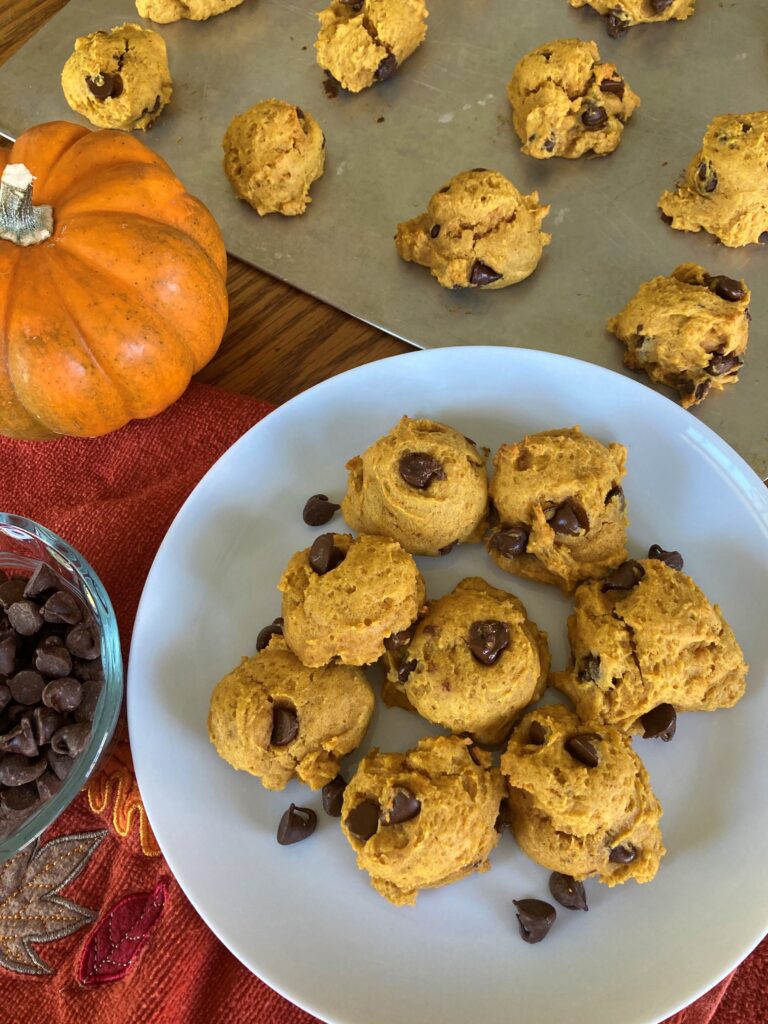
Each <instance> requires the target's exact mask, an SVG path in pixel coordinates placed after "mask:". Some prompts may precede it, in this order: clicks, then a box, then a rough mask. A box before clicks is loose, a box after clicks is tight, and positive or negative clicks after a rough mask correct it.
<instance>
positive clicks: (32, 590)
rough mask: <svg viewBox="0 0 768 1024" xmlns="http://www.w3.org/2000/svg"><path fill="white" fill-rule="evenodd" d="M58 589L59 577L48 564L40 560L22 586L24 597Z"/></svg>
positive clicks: (36, 595)
mask: <svg viewBox="0 0 768 1024" xmlns="http://www.w3.org/2000/svg"><path fill="white" fill-rule="evenodd" d="M60 589H61V577H60V576H59V575H58V573H55V572H54V571H53V569H52V568H51V567H50V565H46V563H45V562H41V563H40V564H39V565H38V567H37V568H36V569H35V571H34V572H33V573H32V575H31V576H30V577H29V580H28V581H27V585H26V586H25V587H24V597H40V596H41V594H47V593H50V592H51V591H52V590H60Z"/></svg>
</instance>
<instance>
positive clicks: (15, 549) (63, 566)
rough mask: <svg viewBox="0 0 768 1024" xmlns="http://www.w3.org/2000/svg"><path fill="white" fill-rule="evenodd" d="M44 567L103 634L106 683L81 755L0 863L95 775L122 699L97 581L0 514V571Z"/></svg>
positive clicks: (1, 849)
mask: <svg viewBox="0 0 768 1024" xmlns="http://www.w3.org/2000/svg"><path fill="white" fill-rule="evenodd" d="M40 562H45V563H46V564H47V565H49V566H50V567H51V569H53V570H54V571H55V572H57V573H58V574H59V576H61V577H62V580H63V583H64V586H66V587H67V588H68V589H70V590H71V591H73V592H74V593H75V594H76V595H77V596H78V598H79V599H80V601H81V602H82V604H83V605H84V606H85V607H86V608H87V609H88V611H89V612H90V614H91V615H92V616H93V619H94V621H95V623H96V625H97V626H98V628H99V631H100V634H101V664H102V669H103V673H104V681H103V684H102V688H101V693H100V695H99V699H98V702H97V704H96V708H95V711H94V715H93V719H92V723H91V735H90V739H89V740H88V744H87V746H86V747H85V749H84V750H82V751H81V753H80V754H78V755H77V757H76V758H75V759H74V761H73V764H72V768H71V770H70V772H69V775H68V776H67V777H66V779H65V780H64V782H63V784H62V787H61V789H60V790H59V791H58V792H57V793H55V794H54V795H53V796H51V797H50V798H49V799H48V800H47V801H45V802H43V803H41V804H40V805H39V806H38V807H36V808H35V809H34V810H33V811H32V813H31V814H30V815H29V817H27V818H25V819H24V820H23V821H22V822H21V823H20V824H19V825H18V826H17V827H16V828H15V829H14V831H13V832H10V833H7V834H5V835H2V836H0V863H2V862H3V861H5V860H7V859H8V858H9V857H12V856H13V854H15V853H17V852H18V851H19V850H21V849H23V848H24V847H25V846H27V845H28V844H29V843H30V842H32V840H33V839H36V838H37V837H38V836H39V835H40V833H41V832H43V831H44V830H45V829H46V828H48V826H49V825H50V824H51V823H52V822H54V821H55V820H56V818H58V816H59V815H60V814H61V813H62V811H64V810H65V808H66V807H68V806H69V804H70V803H71V802H72V800H74V798H75V797H76V796H77V794H78V793H79V792H80V790H81V789H82V788H83V786H84V785H85V783H86V782H87V781H88V779H89V778H90V777H91V775H93V773H94V772H95V770H96V768H97V766H98V764H99V761H100V760H101V758H102V756H103V754H104V752H105V751H106V749H107V746H108V744H109V741H110V740H111V738H112V734H113V732H114V730H115V725H116V724H117V718H118V715H119V714H120V707H121V705H122V700H123V661H122V656H121V653H120V637H119V634H118V630H117V622H116V620H115V613H114V611H113V609H112V603H111V601H110V600H109V597H108V596H107V592H106V590H105V589H104V587H103V585H102V583H101V580H100V579H99V577H98V576H97V575H96V573H95V572H94V571H93V569H92V568H91V566H90V565H89V564H88V562H86V560H85V559H84V558H83V556H82V555H80V554H78V552H77V551H75V550H74V548H71V547H70V546H69V544H67V542H66V541H65V540H62V538H61V537H59V536H57V534H55V533H53V532H52V531H51V530H48V529H47V528H46V527H45V526H41V525H40V524H39V523H35V522H33V521H32V520H31V519H25V518H23V517H22V516H14V515H10V514H8V513H5V512H0V569H2V570H4V571H5V572H11V573H12V572H13V571H16V572H18V573H19V574H20V575H24V576H30V575H31V574H32V572H33V571H34V569H35V568H36V567H37V565H38V564H39V563H40Z"/></svg>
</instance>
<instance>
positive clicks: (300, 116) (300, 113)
mask: <svg viewBox="0 0 768 1024" xmlns="http://www.w3.org/2000/svg"><path fill="white" fill-rule="evenodd" d="M296 117H298V119H299V120H300V121H303V120H304V111H303V110H302V109H301V107H296Z"/></svg>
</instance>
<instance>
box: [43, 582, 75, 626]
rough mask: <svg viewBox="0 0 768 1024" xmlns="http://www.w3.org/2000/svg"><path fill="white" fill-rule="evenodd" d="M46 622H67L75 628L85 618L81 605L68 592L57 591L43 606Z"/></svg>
mask: <svg viewBox="0 0 768 1024" xmlns="http://www.w3.org/2000/svg"><path fill="white" fill-rule="evenodd" d="M42 611H43V618H44V619H45V621H46V622H66V623H67V624H68V625H70V626H73V625H74V624H75V623H76V622H79V621H80V619H82V617H83V612H82V609H81V607H80V605H79V604H78V603H77V601H76V600H75V599H74V597H73V596H72V594H70V593H69V591H67V590H57V591H56V592H55V593H54V594H51V596H50V597H49V598H48V600H47V601H46V602H45V604H44V605H43V609H42Z"/></svg>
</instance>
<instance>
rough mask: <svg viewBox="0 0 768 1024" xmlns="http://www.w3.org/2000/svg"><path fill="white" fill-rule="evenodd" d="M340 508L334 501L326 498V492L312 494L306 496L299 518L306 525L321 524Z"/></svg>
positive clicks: (331, 517)
mask: <svg viewBox="0 0 768 1024" xmlns="http://www.w3.org/2000/svg"><path fill="white" fill-rule="evenodd" d="M340 508H341V506H340V505H337V504H336V502H335V501H329V500H328V495H327V494H313V495H312V497H311V498H307V503H306V505H305V506H304V511H303V512H302V513H301V518H302V519H303V520H304V522H305V523H306V524H307V526H323V525H324V524H325V523H327V522H329V521H330V520H331V519H333V514H334V512H336V511H338V509H340Z"/></svg>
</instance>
